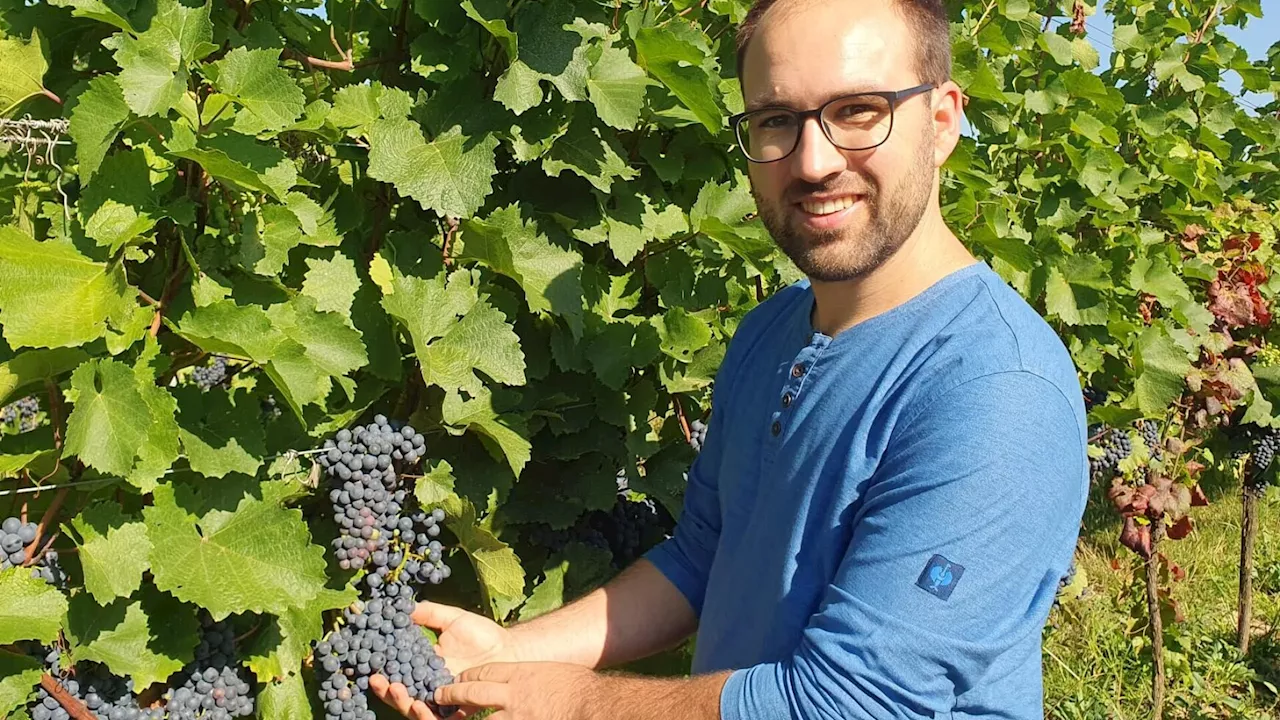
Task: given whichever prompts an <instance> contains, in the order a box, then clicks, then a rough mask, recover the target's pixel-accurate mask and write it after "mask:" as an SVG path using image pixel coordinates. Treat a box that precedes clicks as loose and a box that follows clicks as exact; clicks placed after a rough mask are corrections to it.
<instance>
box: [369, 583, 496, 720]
mask: <svg viewBox="0 0 1280 720" xmlns="http://www.w3.org/2000/svg"><path fill="white" fill-rule="evenodd" d="M411 617H412V619H413V621H414V622H416V623H417V624H419V625H424V626H426V627H429V628H431V629H432V630H435V631H436V633H437V634H438V636H439V640H438V641H437V645H436V652H437V653H439V654H440V656H441V657H442V658H444V661H445V666H446V667H448V668H449V671H450V672H452V673H453V674H454V675H455V676H457V674H458V673H461V672H463V671H464V670H467V669H468V668H472V667H475V666H477V665H483V664H485V663H494V662H518V661H519V660H520V659H521V658H520V656H519V653H518V652H517V649H516V643H515V642H514V640H513V638H512V636H511V632H510V631H509V630H507V629H506V628H504V627H502V626H501V625H499V624H497V623H495V622H493V621H492V620H490V619H488V618H486V617H482V616H480V615H476V614H475V613H469V612H467V611H466V610H462V609H460V608H456V607H451V606H449V605H440V604H439V603H433V602H422V603H418V607H417V608H416V609H415V610H414V611H413V615H412V616H411ZM369 689H370V690H372V691H373V693H374V694H375V695H377V696H378V697H379V698H381V699H382V701H383V702H385V703H387V704H388V705H390V706H391V707H393V708H395V709H396V710H399V711H400V713H401V714H403V715H405V716H406V717H410V718H413V719H414V720H435V717H436V716H435V715H434V714H433V713H432V712H431V710H430V709H429V708H428V707H427V705H426V704H425V703H423V702H421V701H415V700H414V699H413V698H411V697H409V691H408V690H407V689H406V688H405V686H404V685H401V684H400V683H396V684H394V685H392V684H390V683H388V682H387V679H386V678H385V677H383V676H382V675H374V676H373V677H371V678H369Z"/></svg>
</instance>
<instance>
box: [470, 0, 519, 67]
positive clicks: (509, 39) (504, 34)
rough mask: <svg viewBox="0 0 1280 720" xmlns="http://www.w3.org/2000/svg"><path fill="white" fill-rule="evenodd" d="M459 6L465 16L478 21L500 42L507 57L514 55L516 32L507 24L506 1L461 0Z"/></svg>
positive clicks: (516, 46) (516, 47) (513, 56)
mask: <svg viewBox="0 0 1280 720" xmlns="http://www.w3.org/2000/svg"><path fill="white" fill-rule="evenodd" d="M461 6H462V10H463V11H464V12H465V13H466V14H467V17H469V18H471V19H472V20H475V21H476V22H478V23H480V26H481V27H483V28H484V29H485V30H488V31H489V34H490V35H493V36H494V37H496V38H497V39H498V41H499V42H501V43H502V49H503V50H505V51H506V52H507V57H508V58H515V57H516V51H517V49H518V45H517V39H516V34H515V33H514V32H512V31H511V29H510V28H509V27H508V26H507V20H506V18H507V3H506V2H505V1H504V0H463V2H462V3H461Z"/></svg>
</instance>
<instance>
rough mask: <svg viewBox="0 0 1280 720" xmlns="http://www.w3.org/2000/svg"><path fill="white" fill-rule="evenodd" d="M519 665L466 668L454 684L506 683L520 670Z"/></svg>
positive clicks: (503, 664)
mask: <svg viewBox="0 0 1280 720" xmlns="http://www.w3.org/2000/svg"><path fill="white" fill-rule="evenodd" d="M520 666H521V663H488V664H486V665H477V666H476V667H473V668H468V669H466V670H464V671H463V672H462V674H461V675H459V676H458V677H457V679H456V680H455V682H464V683H469V682H498V683H501V682H507V681H508V680H510V679H511V678H512V676H514V675H515V674H516V671H517V670H519V669H520Z"/></svg>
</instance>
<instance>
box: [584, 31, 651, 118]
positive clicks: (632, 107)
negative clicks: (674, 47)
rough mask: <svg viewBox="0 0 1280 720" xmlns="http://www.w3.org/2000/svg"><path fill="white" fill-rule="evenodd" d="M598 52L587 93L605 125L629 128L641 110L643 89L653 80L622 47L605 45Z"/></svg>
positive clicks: (592, 66) (638, 116) (588, 81)
mask: <svg viewBox="0 0 1280 720" xmlns="http://www.w3.org/2000/svg"><path fill="white" fill-rule="evenodd" d="M599 55H600V57H599V58H598V59H597V60H596V61H595V62H594V63H592V65H591V74H590V76H588V78H587V97H588V98H590V99H591V104H593V105H595V106H596V114H597V115H598V116H599V117H600V119H601V120H603V121H604V122H605V124H606V125H609V126H610V127H615V128H617V129H619V130H631V129H633V128H635V126H636V123H637V122H639V121H640V112H641V111H642V110H644V94H645V90H647V89H648V87H649V86H650V85H653V84H654V82H653V81H652V80H650V79H649V77H648V75H646V74H645V72H644V69H643V68H641V67H640V66H639V65H636V64H635V63H634V62H632V61H631V55H630V54H628V53H627V51H626V50H624V49H622V48H614V47H606V48H604V49H603V50H601V51H600V53H599Z"/></svg>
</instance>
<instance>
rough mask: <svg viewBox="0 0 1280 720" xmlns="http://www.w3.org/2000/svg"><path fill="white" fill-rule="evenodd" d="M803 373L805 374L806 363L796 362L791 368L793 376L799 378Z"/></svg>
mask: <svg viewBox="0 0 1280 720" xmlns="http://www.w3.org/2000/svg"><path fill="white" fill-rule="evenodd" d="M801 375H804V363H796V364H795V366H793V367H792V368H791V377H797V378H798V377H800V376H801Z"/></svg>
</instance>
